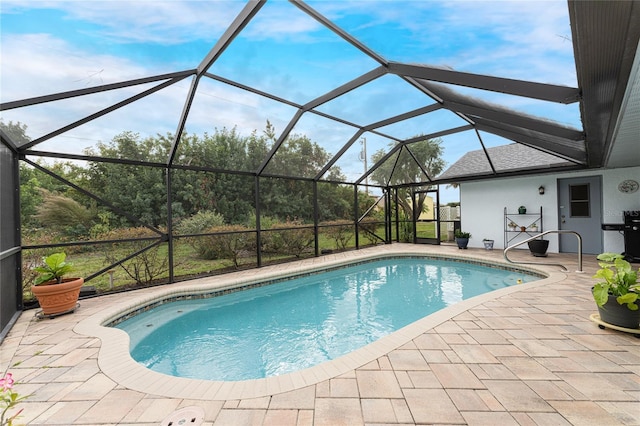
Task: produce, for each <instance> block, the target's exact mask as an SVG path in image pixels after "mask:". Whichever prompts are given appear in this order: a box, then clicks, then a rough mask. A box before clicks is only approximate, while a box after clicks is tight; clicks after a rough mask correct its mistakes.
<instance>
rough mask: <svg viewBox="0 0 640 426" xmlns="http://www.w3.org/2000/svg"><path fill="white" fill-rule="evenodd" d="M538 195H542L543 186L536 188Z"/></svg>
mask: <svg viewBox="0 0 640 426" xmlns="http://www.w3.org/2000/svg"><path fill="white" fill-rule="evenodd" d="M538 193H539V194H540V195H544V186H542V185H540V188H538Z"/></svg>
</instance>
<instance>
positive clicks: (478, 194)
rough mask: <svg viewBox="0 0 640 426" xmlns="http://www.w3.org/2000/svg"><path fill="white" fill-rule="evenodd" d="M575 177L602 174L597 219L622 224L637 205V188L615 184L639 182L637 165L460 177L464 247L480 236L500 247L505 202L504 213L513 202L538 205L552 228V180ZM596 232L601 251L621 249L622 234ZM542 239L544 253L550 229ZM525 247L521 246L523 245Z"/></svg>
mask: <svg viewBox="0 0 640 426" xmlns="http://www.w3.org/2000/svg"><path fill="white" fill-rule="evenodd" d="M581 176H601V177H602V204H603V205H602V209H603V210H602V222H603V223H622V222H623V215H622V212H623V211H625V210H640V191H638V192H635V193H633V194H623V193H621V192H619V191H618V184H619V183H620V182H622V181H623V180H625V179H634V180H636V181H640V167H629V168H624V169H613V170H594V171H582V172H572V173H562V174H554V175H551V174H550V175H539V176H526V177H517V178H505V179H494V180H490V181H479V182H465V183H461V184H460V206H461V220H462V229H463V230H464V231H467V232H470V233H471V235H472V237H471V240H470V241H469V247H483V243H482V239H483V238H489V239H493V240H494V241H495V244H494V248H504V208H505V207H507V210H508V211H509V212H510V213H517V212H518V207H519V206H521V205H524V206H525V207H527V213H533V212H538V211H539V209H540V206H542V215H543V226H544V230H550V229H558V193H557V179H566V178H572V177H581ZM541 185H542V186H544V187H545V193H544V195H540V194H538V188H539V187H540V186H541ZM598 232H603V251H611V252H618V253H619V252H622V251H624V239H623V236H622V234H620V233H618V232H616V231H601V230H598ZM547 239H548V240H549V252H552V253H557V252H558V237H557V235H556V234H551V235H549V236H548V238H547ZM516 241H518V240H514V241H512V244H513V243H514V242H516ZM526 248H527V247H526V245H524V246H523V249H526Z"/></svg>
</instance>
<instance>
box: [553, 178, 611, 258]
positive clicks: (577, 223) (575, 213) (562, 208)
mask: <svg viewBox="0 0 640 426" xmlns="http://www.w3.org/2000/svg"><path fill="white" fill-rule="evenodd" d="M558 219H559V222H560V223H559V226H558V229H561V230H569V231H576V232H577V233H579V234H580V236H581V237H582V252H583V253H586V254H598V253H602V230H601V227H602V189H601V178H600V176H587V177H582V178H570V179H558ZM559 238H560V240H559V241H560V253H577V252H578V239H577V238H576V237H575V235H573V234H560V235H559Z"/></svg>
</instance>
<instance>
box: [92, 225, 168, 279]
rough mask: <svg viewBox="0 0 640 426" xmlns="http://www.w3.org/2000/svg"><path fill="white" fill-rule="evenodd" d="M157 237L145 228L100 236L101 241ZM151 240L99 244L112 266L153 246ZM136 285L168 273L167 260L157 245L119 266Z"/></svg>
mask: <svg viewBox="0 0 640 426" xmlns="http://www.w3.org/2000/svg"><path fill="white" fill-rule="evenodd" d="M144 237H159V235H158V234H157V233H156V232H153V231H152V230H151V229H148V228H145V227H133V228H119V229H113V230H111V231H109V232H106V233H104V234H101V235H100V239H102V240H125V239H129V238H144ZM153 242H154V241H153V240H140V241H121V242H114V243H109V244H101V246H102V248H103V254H104V257H105V260H106V262H107V263H109V264H112V263H115V262H118V261H120V260H122V259H123V258H125V257H127V256H129V255H131V254H133V253H135V252H137V251H139V250H142V249H143V248H145V247H148V246H149V245H151V244H153ZM119 266H120V267H121V268H122V269H124V271H125V272H126V274H127V275H128V276H129V277H131V279H133V280H134V281H135V282H136V283H139V284H145V283H149V282H151V281H153V280H156V279H158V278H160V277H162V276H163V275H165V274H166V273H167V272H168V271H169V260H168V258H167V256H166V255H165V254H163V253H161V251H160V246H159V245H157V246H155V247H152V248H150V249H148V250H145V251H143V252H142V253H140V254H138V255H137V256H135V257H133V258H131V259H129V260H127V261H125V262H123V263H121V264H120V265H119Z"/></svg>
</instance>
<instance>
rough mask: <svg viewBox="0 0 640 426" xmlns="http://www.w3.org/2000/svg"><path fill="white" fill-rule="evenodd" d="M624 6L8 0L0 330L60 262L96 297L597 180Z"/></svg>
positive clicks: (365, 241)
mask: <svg viewBox="0 0 640 426" xmlns="http://www.w3.org/2000/svg"><path fill="white" fill-rule="evenodd" d="M639 9H640V8H639V7H638V4H637V3H636V2H582V1H579V2H573V1H570V2H568V3H566V2H533V1H532V2H515V3H509V2H487V3H484V2H464V1H453V2H413V1H407V2H402V1H399V2H393V3H391V2H384V1H383V2H376V1H371V2H361V1H356V2H344V1H307V2H303V1H290V2H285V1H248V2H244V1H226V2H225V1H211V2H204V1H192V2H189V1H187V2H170V3H166V2H147V1H132V2H115V1H113V2H109V1H107V2H92V1H81V2H59V3H58V2H53V3H51V4H50V3H44V2H11V1H7V2H3V4H2V20H3V25H2V50H3V53H2V55H3V59H2V69H1V71H2V100H1V114H2V115H1V122H0V124H1V128H0V136H1V140H2V144H0V164H1V171H0V174H1V179H2V180H1V182H0V190H1V203H2V205H1V208H0V227H1V231H2V240H1V246H0V262H1V263H0V265H1V269H0V275H1V277H0V278H1V282H2V288H1V292H0V302H1V303H0V307H1V309H2V311H1V312H0V319H1V321H2V329H6V326H7V325H8V324H9V325H10V323H11V321H12V318H14V316H15V313H16V312H19V311H20V310H22V309H25V308H26V307H29V306H31V305H30V303H31V302H32V299H33V297H32V295H31V293H30V291H29V289H30V286H31V285H32V284H33V280H34V272H33V267H34V266H35V265H36V264H38V263H39V262H40V261H41V259H42V256H44V255H47V254H50V253H53V252H59V251H64V252H65V253H66V254H67V257H68V260H70V261H71V262H72V263H73V264H74V267H75V269H76V272H77V273H78V274H80V275H82V276H84V278H85V283H86V284H85V286H86V291H85V293H86V295H93V294H101V293H105V292H113V291H120V290H124V289H131V288H136V287H139V286H141V285H145V286H146V285H158V284H170V283H172V282H176V281H180V280H186V279H191V278H195V277H201V276H207V275H212V274H218V273H222V272H227V271H233V270H236V269H239V268H254V267H260V266H263V265H268V264H274V263H279V262H287V261H291V260H295V259H299V258H303V257H311V256H320V255H322V254H323V253H328V252H335V251H340V250H353V249H358V248H362V247H367V246H371V245H375V244H389V243H392V242H395V241H406V242H416V243H420V242H427V243H435V244H438V243H440V242H442V241H446V240H448V239H450V237H451V230H452V229H453V227H455V224H456V223H459V221H460V220H461V218H460V217H459V213H457V210H456V209H455V204H456V202H457V201H458V198H457V193H456V187H457V185H458V184H459V183H461V182H465V181H469V180H478V179H494V178H496V177H504V176H512V175H526V174H539V173H548V172H550V171H554V172H555V171H562V170H579V169H585V168H597V167H602V165H603V163H604V161H605V158H606V156H607V155H608V154H607V153H608V151H609V149H610V145H611V143H612V140H613V136H614V135H613V134H612V133H613V132H612V128H613V123H615V122H616V121H617V120H618V118H619V117H618V114H619V112H620V103H621V99H622V94H623V93H624V91H625V88H626V81H627V79H628V76H629V73H630V70H631V66H632V63H633V58H634V54H635V51H636V48H637V40H638V32H639V31H640V30H639V26H640V24H639V23H640V11H639ZM512 144H518V147H520V149H519V150H517V152H518V153H519V154H518V155H519V157H518V158H517V159H511V160H510V159H508V158H506V159H505V158H500V159H497V158H492V155H491V152H495V150H492V148H495V147H501V146H504V147H507V146H510V145H512ZM478 150H481V151H482V152H483V153H484V155H480V156H477V157H476V159H475V160H474V161H475V163H474V167H473V169H472V170H464V169H463V170H460V169H449V170H448V166H451V165H452V164H453V163H455V162H456V161H457V160H458V159H460V158H461V157H462V156H463V155H465V154H466V153H467V152H469V151H478ZM540 153H542V154H544V155H539V154H540ZM534 154H536V155H534ZM534 158H535V159H536V161H533V160H532V159H534ZM523 159H524V160H523ZM528 159H529V160H528ZM498 160H499V161H498ZM447 205H448V206H447ZM445 207H446V208H445Z"/></svg>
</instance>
